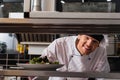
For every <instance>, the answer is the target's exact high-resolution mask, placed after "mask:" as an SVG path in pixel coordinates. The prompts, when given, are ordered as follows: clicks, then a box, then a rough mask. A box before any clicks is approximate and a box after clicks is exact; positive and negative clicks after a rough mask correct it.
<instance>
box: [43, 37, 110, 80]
mask: <svg viewBox="0 0 120 80" xmlns="http://www.w3.org/2000/svg"><path fill="white" fill-rule="evenodd" d="M76 39H77V36H69V37H63V38H59V39H56V40H55V41H53V42H52V43H51V44H50V45H49V46H48V47H47V48H46V49H45V50H44V51H43V53H42V56H41V57H43V56H47V57H48V59H49V60H50V61H53V62H54V61H59V64H64V66H63V67H62V68H59V69H58V71H69V72H86V71H99V72H101V71H104V72H109V71H110V67H109V63H108V60H107V53H106V49H105V48H104V47H101V46H100V47H98V48H97V49H96V50H95V51H94V52H92V53H90V54H89V55H83V56H81V55H80V53H79V51H78V50H77V49H76V46H75V41H76ZM49 80H66V78H65V77H50V78H49ZM67 80H87V78H71V77H69V78H67Z"/></svg>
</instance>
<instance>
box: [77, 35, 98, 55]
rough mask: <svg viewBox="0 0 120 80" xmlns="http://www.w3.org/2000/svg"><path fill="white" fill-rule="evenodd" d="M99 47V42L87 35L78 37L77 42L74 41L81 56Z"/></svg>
mask: <svg viewBox="0 0 120 80" xmlns="http://www.w3.org/2000/svg"><path fill="white" fill-rule="evenodd" d="M98 46H99V41H98V40H96V39H94V38H92V37H90V36H88V35H78V40H77V41H76V47H77V49H78V51H79V52H80V53H81V54H82V55H89V54H90V53H91V52H93V51H94V50H95V49H96V48H97V47H98Z"/></svg>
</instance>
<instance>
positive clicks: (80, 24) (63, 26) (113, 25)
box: [0, 18, 120, 34]
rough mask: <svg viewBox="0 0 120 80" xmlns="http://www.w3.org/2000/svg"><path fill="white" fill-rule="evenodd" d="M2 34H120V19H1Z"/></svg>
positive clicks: (0, 29)
mask: <svg viewBox="0 0 120 80" xmlns="http://www.w3.org/2000/svg"><path fill="white" fill-rule="evenodd" d="M0 32H9V33H19V32H20V33H23V32H24V33H28V32H31V33H70V34H71V33H120V18H74V19H73V18H39V19H37V18H25V19H10V18H1V19H0Z"/></svg>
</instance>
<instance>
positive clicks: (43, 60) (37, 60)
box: [29, 56, 59, 64]
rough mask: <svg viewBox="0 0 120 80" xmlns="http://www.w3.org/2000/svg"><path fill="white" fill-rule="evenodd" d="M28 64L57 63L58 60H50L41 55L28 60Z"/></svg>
mask: <svg viewBox="0 0 120 80" xmlns="http://www.w3.org/2000/svg"><path fill="white" fill-rule="evenodd" d="M29 63H30V64H59V62H50V61H49V60H48V58H47V56H45V57H44V58H41V57H34V58H32V59H31V60H30V61H29Z"/></svg>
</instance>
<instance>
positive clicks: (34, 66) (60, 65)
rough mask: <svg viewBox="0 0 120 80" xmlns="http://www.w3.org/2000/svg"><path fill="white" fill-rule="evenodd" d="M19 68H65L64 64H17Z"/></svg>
mask: <svg viewBox="0 0 120 80" xmlns="http://www.w3.org/2000/svg"><path fill="white" fill-rule="evenodd" d="M17 66H19V67H23V69H27V70H56V69H57V68H60V67H62V66H63V64H24V63H17Z"/></svg>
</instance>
